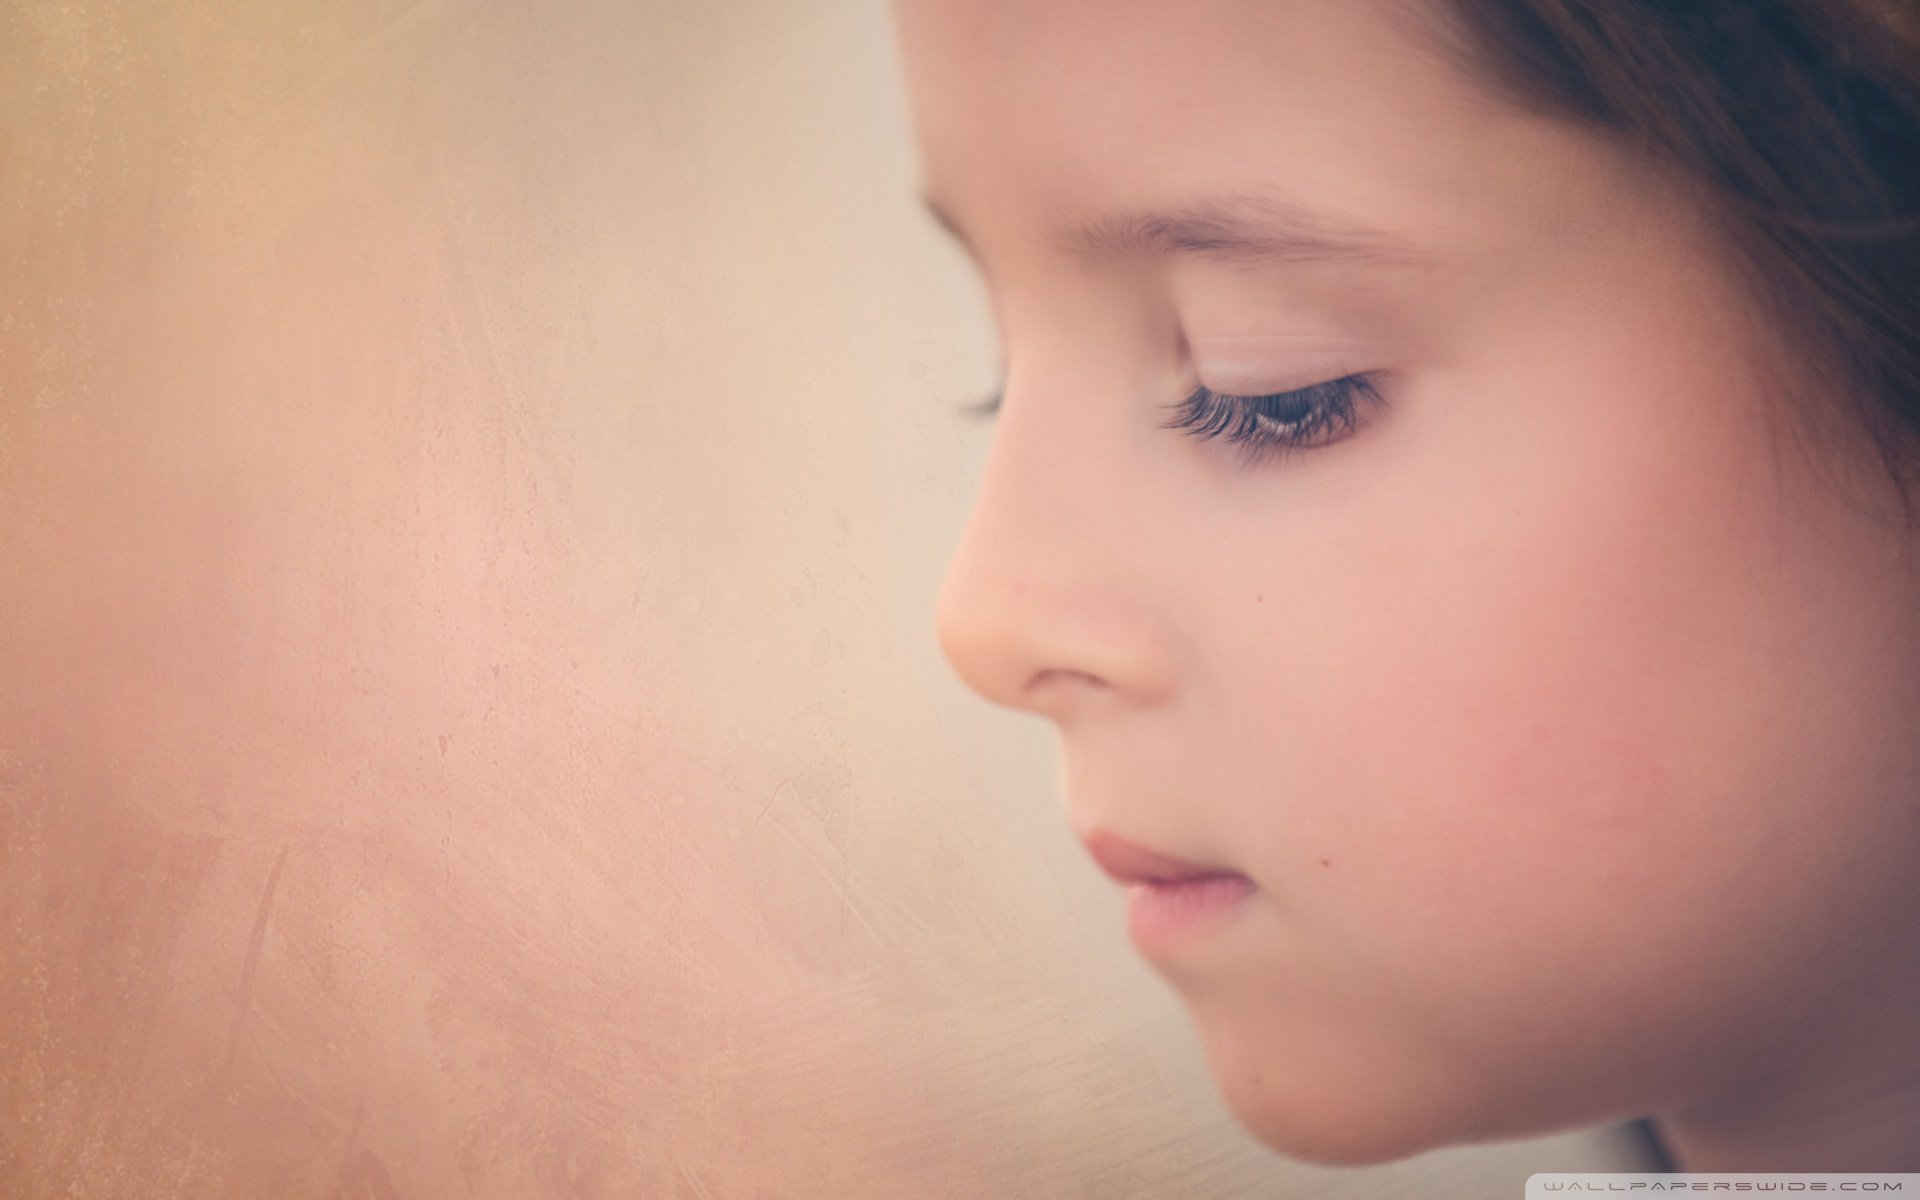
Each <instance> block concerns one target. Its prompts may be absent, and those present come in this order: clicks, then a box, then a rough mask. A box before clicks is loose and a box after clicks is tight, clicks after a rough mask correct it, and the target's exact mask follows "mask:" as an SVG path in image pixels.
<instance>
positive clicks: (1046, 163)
mask: <svg viewBox="0 0 1920 1200" xmlns="http://www.w3.org/2000/svg"><path fill="white" fill-rule="evenodd" d="M1439 11H1440V9H1439V8H1438V7H1437V0H1434V2H1429V3H1423V4H1408V3H1388V2H1386V0H1181V2H1180V3H1168V2H1166V0H1048V2H1046V3H1033V2H1032V0H896V4H895V14H896V21H897V25H898V28H899V32H900V40H901V47H902V54H903V57H904V63H905V67H906V73H907V80H908V88H909V93H910V95H911V98H912V103H913V109H914V119H915V125H916V128H917V131H918V134H919V139H920V143H921V151H922V169H923V173H924V187H925V189H926V191H927V192H928V194H929V196H930V197H931V198H932V199H933V200H934V201H935V203H936V204H937V205H938V206H939V207H940V209H941V210H942V211H943V212H945V213H946V214H948V215H950V216H951V217H952V218H953V220H954V222H955V223H956V224H958V225H960V226H961V227H962V229H963V231H964V232H965V233H966V235H967V236H968V237H969V238H970V239H973V240H975V241H977V242H981V243H994V242H998V241H1001V240H1006V239H1011V238H1014V237H1017V236H1023V235H1027V234H1032V235H1036V236H1037V235H1040V234H1041V233H1042V232H1043V231H1056V230H1058V229H1059V228H1060V227H1062V226H1067V225H1072V224H1077V223H1079V222H1082V221H1084V220H1085V219H1086V217H1087V216H1088V214H1089V213H1095V214H1097V213H1105V212H1115V211H1118V212H1127V211H1152V210H1159V209H1164V208H1168V207H1183V206H1186V205H1188V204H1190V203H1192V202H1194V201H1196V200H1202V201H1204V200H1206V199H1209V198H1212V197H1216V196H1220V195H1235V196H1261V197H1267V198H1270V199H1271V200H1273V201H1275V202H1277V203H1282V204H1287V205H1292V206H1298V207H1300V208H1302V209H1305V210H1317V211H1319V212H1320V213H1322V214H1323V215H1325V216H1328V217H1331V218H1337V219H1338V220H1339V221H1340V222H1341V223H1344V224H1353V225H1360V226H1373V227H1378V228H1384V229H1393V230H1396V231H1398V232H1402V233H1406V234H1412V235H1418V234H1422V233H1425V234H1428V235H1431V236H1433V237H1436V238H1438V239H1440V240H1441V241H1443V242H1444V241H1446V240H1448V239H1456V240H1457V239H1458V238H1460V237H1462V236H1470V235H1471V232H1472V229H1473V228H1474V227H1475V226H1476V225H1481V224H1485V223H1487V222H1488V221H1490V220H1491V221H1494V222H1498V221H1500V220H1506V221H1509V222H1511V221H1525V220H1529V219H1536V218H1537V217H1538V216H1539V215H1540V214H1541V213H1542V212H1543V211H1545V210H1546V209H1550V208H1551V207H1552V205H1550V204H1549V205H1544V206H1543V205H1542V204H1541V203H1540V201H1541V200H1542V199H1543V196H1542V192H1543V190H1551V189H1552V188H1553V187H1567V186H1571V185H1572V184H1573V182H1574V181H1575V180H1578V179H1584V178H1590V177H1591V175H1592V170H1591V168H1592V167H1593V165H1594V163H1593V155H1592V152H1591V151H1592V147H1591V146H1588V145H1584V144H1582V142H1581V139H1579V138H1578V137H1576V136H1575V133H1574V131H1573V130H1572V129H1571V127H1567V126H1563V125H1561V124H1560V123H1557V122H1550V121H1545V120H1542V119H1539V118H1535V117H1531V116H1529V115H1527V114H1525V113H1523V112H1521V111H1520V110H1518V109H1517V108H1516V107H1513V106H1511V105H1508V104H1506V103H1504V102H1503V101H1502V100H1501V98H1500V97H1498V96H1497V95H1495V94H1494V93H1493V92H1491V91H1490V90H1488V89H1486V88H1484V87H1482V86H1480V85H1479V84H1477V83H1476V82H1475V81H1473V80H1472V79H1470V78H1469V77H1468V76H1467V75H1466V74H1465V73H1464V72H1463V71H1462V70H1461V69H1460V68H1459V67H1458V66H1456V65H1455V64H1454V62H1453V61H1452V60H1451V59H1450V58H1449V57H1448V56H1447V55H1446V54H1445V53H1444V52H1443V50H1442V46H1443V45H1444V44H1445V43H1444V40H1443V34H1442V32H1441V29H1442V27H1441V26H1440V25H1439V24H1438V23H1437V14H1438V12H1439ZM1502 209H1505V210H1507V211H1505V212H1504V213H1503V212H1502V211H1501V210H1502Z"/></svg>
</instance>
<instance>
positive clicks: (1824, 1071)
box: [1651, 989, 1920, 1171]
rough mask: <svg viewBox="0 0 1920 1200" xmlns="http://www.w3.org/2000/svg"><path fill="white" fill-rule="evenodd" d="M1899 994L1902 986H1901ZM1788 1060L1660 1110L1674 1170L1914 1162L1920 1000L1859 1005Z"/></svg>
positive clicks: (1905, 1167) (1919, 1118)
mask: <svg viewBox="0 0 1920 1200" xmlns="http://www.w3.org/2000/svg"><path fill="white" fill-rule="evenodd" d="M1898 990H1899V991H1901V992H1902V993H1904V991H1905V989H1898ZM1791 1058H1792V1060H1793V1061H1792V1062H1791V1063H1790V1064H1787V1065H1781V1066H1778V1067H1777V1068H1776V1069H1775V1070H1774V1071H1772V1072H1770V1073H1768V1074H1766V1075H1764V1076H1762V1077H1758V1078H1756V1079H1754V1080H1753V1081H1752V1082H1750V1083H1749V1084H1747V1085H1745V1086H1742V1087H1740V1088H1738V1089H1735V1090H1733V1091H1730V1092H1728V1093H1726V1094H1723V1095H1720V1096H1716V1097H1713V1098H1710V1099H1706V1100H1703V1101H1701V1102H1699V1103H1695V1104H1691V1105H1688V1106H1685V1107H1682V1108H1678V1109H1676V1110H1674V1111H1672V1112H1667V1113H1661V1114H1658V1115H1657V1116H1656V1117H1655V1118H1654V1119H1653V1121H1652V1122H1651V1124H1652V1126H1653V1131H1654V1132H1655V1134H1656V1136H1657V1137H1658V1139H1659V1141H1660V1143H1661V1145H1662V1146H1663V1148H1664V1149H1665V1151H1666V1153H1667V1156H1668V1158H1669V1159H1670V1161H1671V1163H1672V1166H1673V1168H1674V1169H1675V1170H1678V1171H1920V1005H1917V1004H1916V997H1913V996H1908V995H1905V994H1902V995H1901V996H1900V997H1899V1002H1898V1003H1884V1004H1881V1005H1879V1006H1877V1009H1876V1011H1874V1012H1873V1013H1862V1012H1860V1011H1859V1010H1858V1009H1856V1010H1854V1011H1853V1012H1852V1013H1850V1014H1848V1019H1846V1020H1836V1021H1835V1022H1834V1023H1833V1032H1832V1034H1831V1035H1830V1036H1827V1037H1823V1038H1821V1039H1819V1040H1818V1042H1817V1043H1816V1044H1814V1045H1813V1046H1810V1047H1807V1048H1805V1049H1803V1050H1802V1051H1801V1052H1800V1053H1798V1054H1795V1055H1792V1056H1791Z"/></svg>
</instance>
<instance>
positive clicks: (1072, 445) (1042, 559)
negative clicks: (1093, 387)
mask: <svg viewBox="0 0 1920 1200" xmlns="http://www.w3.org/2000/svg"><path fill="white" fill-rule="evenodd" d="M1082 417H1085V413H1084V410H1083V411H1082V412H1081V413H1080V414H1078V416H1076V414H1074V413H1072V412H1069V411H1067V410H1065V409H1064V407H1063V408H1060V409H1049V408H1048V407H1047V406H1046V404H1045V402H1044V401H1041V400H1038V399H1037V398H1032V399H1030V397H1029V396H1021V395H1016V394H1015V393H1014V392H1013V391H1012V390H1011V389H1010V390H1009V391H1008V392H1007V393H1006V396H1005V400H1004V402H1003V404H1002V407H1001V411H1000V416H999V418H998V421H997V423H996V427H995V430H994V439H993V445H992V447H991V449H990V450H989V452H988V456H987V463H986V468H985V471H984V473H983V475H982V477H981V483H980V490H979V493H978V495H977V497H976V499H975V502H974V507H973V511H972V513H971V515H970V516H969V518H968V521H967V525H966V529H965V532H964V533H963V534H962V536H961V540H960V545H959V548H958V549H957V551H956V552H955V554H954V557H953V560H952V562H951V564H950V565H949V567H948V569H947V575H946V579H945V582H944V584H943V585H942V587H941V591H940V597H939V602H938V604H937V611H936V625H937V628H938V633H939V640H940V647H941V650H942V651H943V652H944V654H945V655H946V658H947V661H948V662H949V663H950V664H951V665H952V667H953V669H954V671H955V672H956V673H957V674H958V675H959V676H960V678H961V679H962V680H963V681H964V682H965V683H966V684H967V685H968V686H969V687H971V688H972V689H973V690H974V691H976V692H978V693H979V694H980V695H982V696H984V697H986V698H987V699H988V700H991V701H993V702H994V703H996V704H1000V705H1004V706H1006V707H1009V708H1015V709H1020V710H1024V711H1027V712H1033V713H1037V714H1039V715H1042V716H1046V717H1049V718H1051V719H1053V720H1055V721H1060V722H1066V721H1069V720H1072V719H1074V718H1075V717H1076V716H1078V715H1080V714H1082V713H1084V712H1086V711H1087V710H1089V709H1091V708H1095V707H1099V706H1102V705H1107V706H1115V705H1148V704H1153V703H1157V702H1162V701H1164V700H1165V699H1166V698H1167V697H1168V696H1169V695H1170V694H1171V691H1172V688H1173V685H1174V667H1175V663H1174V658H1173V653H1172V641H1171V638H1170V636H1169V629H1168V623H1167V617H1168V613H1169V609H1168V606H1167V604H1166V602H1165V601H1166V598H1167V594H1168V588H1169V584H1170V576H1171V571H1170V570H1169V569H1168V568H1169V566H1170V564H1168V563H1166V562H1165V561H1156V554H1155V549H1156V542H1155V540H1154V538H1153V536H1152V534H1151V533H1150V532H1149V530H1150V528H1151V526H1152V525H1153V524H1154V522H1153V521H1151V520H1143V519H1142V518H1143V516H1144V513H1143V511H1142V509H1141V506H1142V505H1143V504H1145V503H1147V498H1148V491H1149V489H1147V488H1144V487H1142V486H1140V485H1141V477H1142V474H1143V471H1144V464H1143V463H1141V462H1140V461H1139V456H1140V454H1141V453H1142V448H1141V447H1140V446H1139V445H1137V444H1133V443H1131V442H1130V440H1129V438H1128V436H1127V431H1126V430H1125V429H1124V428H1119V427H1116V426H1118V425H1119V423H1118V422H1115V421H1113V420H1112V419H1111V418H1109V419H1108V420H1107V421H1106V422H1105V425H1106V428H1103V426H1102V422H1101V421H1099V420H1098V419H1091V418H1088V419H1079V418H1082Z"/></svg>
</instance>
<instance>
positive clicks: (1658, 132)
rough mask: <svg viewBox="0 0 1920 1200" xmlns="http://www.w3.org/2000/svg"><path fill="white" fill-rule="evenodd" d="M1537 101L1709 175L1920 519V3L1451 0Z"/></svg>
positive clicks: (1760, 276) (1718, 202) (1732, 226)
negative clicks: (1918, 494) (1917, 496)
mask: <svg viewBox="0 0 1920 1200" xmlns="http://www.w3.org/2000/svg"><path fill="white" fill-rule="evenodd" d="M1448 9H1449V10H1450V12H1451V15H1452V16H1453V17H1455V18H1456V19H1457V20H1458V30H1457V32H1461V33H1464V34H1465V35H1466V39H1465V40H1466V44H1467V47H1468V48H1469V52H1470V57H1471V59H1472V60H1473V65H1475V66H1477V67H1478V68H1479V69H1480V70H1482V71H1485V72H1489V73H1491V75H1492V76H1493V78H1494V81H1495V82H1496V83H1497V84H1498V85H1500V86H1501V87H1502V88H1503V89H1504V90H1505V91H1507V92H1508V93H1510V94H1511V95H1513V96H1515V97H1517V98H1519V99H1520V100H1521V101H1522V102H1523V103H1525V104H1527V105H1529V106H1530V107H1532V108H1535V109H1537V110H1539V111H1542V112H1546V113H1549V114H1551V115H1555V116H1559V117H1563V118H1566V119H1571V120H1575V121H1579V122H1582V123H1585V124H1589V125H1592V126H1595V127H1598V128H1600V129H1603V130H1605V131H1608V132H1610V133H1613V134H1615V135H1619V136H1624V137H1626V138H1628V139H1629V140H1631V141H1633V142H1636V143H1638V144H1639V145H1641V146H1643V147H1645V148H1646V149H1647V150H1649V151H1651V152H1652V153H1654V154H1655V155H1657V156H1659V157H1661V158H1663V159H1664V160H1666V161H1667V162H1668V163H1669V164H1671V165H1674V166H1677V167H1679V168H1680V169H1681V170H1682V171H1683V172H1685V173H1686V174H1688V175H1689V176H1691V177H1692V178H1693V179H1694V180H1696V181H1697V182H1699V183H1702V184H1704V185H1705V187H1706V189H1707V194H1708V196H1709V197H1710V199H1711V202H1712V203H1714V204H1715V206H1716V208H1717V210H1718V214H1719V215H1720V216H1721V217H1722V219H1723V224H1724V225H1725V226H1726V228H1727V230H1728V232H1729V233H1730V234H1731V238H1732V242H1733V245H1734V246H1735V248H1736V250H1737V252H1738V256H1739V257H1740V258H1741V259H1742V260H1743V265H1744V266H1745V267H1746V268H1747V269H1748V273H1749V274H1750V276H1751V277H1752V279H1753V282H1754V284H1755V290H1756V292H1757V294H1758V295H1759V297H1760V298H1761V299H1762V301H1763V302H1765V303H1766V304H1767V305H1768V306H1769V307H1770V308H1771V309H1772V310H1773V311H1774V312H1775V313H1776V314H1778V315H1779V316H1780V317H1781V318H1782V322H1781V324H1782V328H1784V329H1786V330H1789V331H1791V332H1792V334H1793V335H1794V337H1795V345H1796V347H1800V348H1804V349H1805V350H1807V351H1809V352H1810V357H1811V358H1812V359H1813V360H1815V361H1818V362H1821V363H1823V364H1831V365H1832V367H1834V368H1836V369H1837V378H1838V379H1839V380H1840V381H1841V382H1842V384H1843V386H1842V387H1841V388H1840V389H1839V391H1840V392H1841V393H1842V395H1841V396H1840V397H1839V399H1841V400H1842V402H1843V404H1844V405H1845V406H1846V407H1847V408H1848V409H1850V410H1851V414H1852V416H1853V417H1854V419H1855V421H1856V424H1857V426H1858V428H1860V429H1861V430H1862V431H1864V432H1865V433H1866V434H1867V436H1868V438H1869V440H1870V442H1871V444H1872V446H1873V447H1874V448H1875V449H1876V450H1877V451H1878V453H1879V456H1880V458H1881V461H1882V463H1883V464H1884V466H1885V467H1886V469H1887V470H1888V472H1889V473H1890V475H1891V476H1892V478H1893V481H1894V483H1895V484H1896V486H1897V487H1898V489H1899V493H1900V498H1901V502H1902V504H1903V505H1904V508H1905V513H1906V517H1907V519H1908V520H1909V521H1910V522H1911V521H1913V520H1914V519H1915V503H1914V496H1913V494H1912V492H1911V490H1910V488H1911V485H1912V484H1913V483H1915V482H1920V96H1917V95H1916V92H1920V86H1917V85H1920V6H1917V5H1916V0H1450V4H1449V5H1448Z"/></svg>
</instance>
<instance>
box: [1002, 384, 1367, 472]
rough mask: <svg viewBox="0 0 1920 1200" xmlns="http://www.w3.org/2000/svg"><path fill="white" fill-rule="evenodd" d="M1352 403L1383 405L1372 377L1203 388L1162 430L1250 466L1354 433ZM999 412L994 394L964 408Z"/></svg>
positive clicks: (1177, 407) (1178, 408)
mask: <svg viewBox="0 0 1920 1200" xmlns="http://www.w3.org/2000/svg"><path fill="white" fill-rule="evenodd" d="M1356 402H1363V403H1369V404H1381V403H1384V401H1383V400H1382V399H1381V396H1380V393H1379V390H1378V389H1377V388H1375V387H1374V383H1373V380H1372V378H1371V377H1369V376H1367V375H1343V376H1341V377H1340V378H1338V379H1329V380H1326V381H1324V382H1321V383H1315V384H1310V385H1309V386H1307V387H1303V388H1295V389H1293V390H1292V391H1286V392H1272V393H1269V394H1267V395H1264V396H1229V395H1226V394H1225V393H1222V392H1216V391H1213V390H1211V389H1209V388H1207V387H1205V386H1201V387H1197V388H1195V389H1194V390H1193V391H1192V392H1191V393H1189V394H1188V395H1187V396H1186V398H1185V399H1183V400H1181V401H1179V402H1178V403H1176V404H1174V405H1173V406H1172V412H1171V414H1170V415H1169V416H1168V417H1167V419H1166V420H1165V421H1164V422H1162V424H1161V428H1163V429H1177V430H1180V431H1182V432H1184V433H1187V434H1189V435H1191V436H1193V437H1196V438H1199V439H1201V440H1202V441H1208V440H1211V439H1213V438H1225V439H1226V441H1227V442H1228V444H1230V445H1233V446H1236V447H1238V448H1239V450H1240V454H1241V457H1242V459H1244V460H1245V461H1246V462H1247V464H1248V465H1254V464H1257V463H1262V462H1267V461H1271V460H1273V459H1278V458H1282V457H1285V456H1286V455H1289V454H1294V453H1297V452H1299V451H1302V450H1312V449H1316V448H1318V447H1321V446H1327V445H1331V444H1332V443H1334V442H1337V441H1339V440H1340V439H1342V438H1344V437H1346V436H1347V435H1349V434H1351V433H1353V432H1354V431H1355V430H1356V429H1358V428H1359V427H1360V416H1359V413H1358V412H1356V411H1355V406H1356ZM1276 410H1277V411H1276ZM999 411H1000V393H999V392H997V391H996V392H995V393H994V394H993V395H991V396H989V397H987V398H986V399H985V400H982V401H979V402H978V403H976V404H972V405H969V406H968V408H967V409H966V412H967V414H968V415H969V416H974V417H981V418H990V417H992V416H993V415H994V414H995V413H997V412H999Z"/></svg>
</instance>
